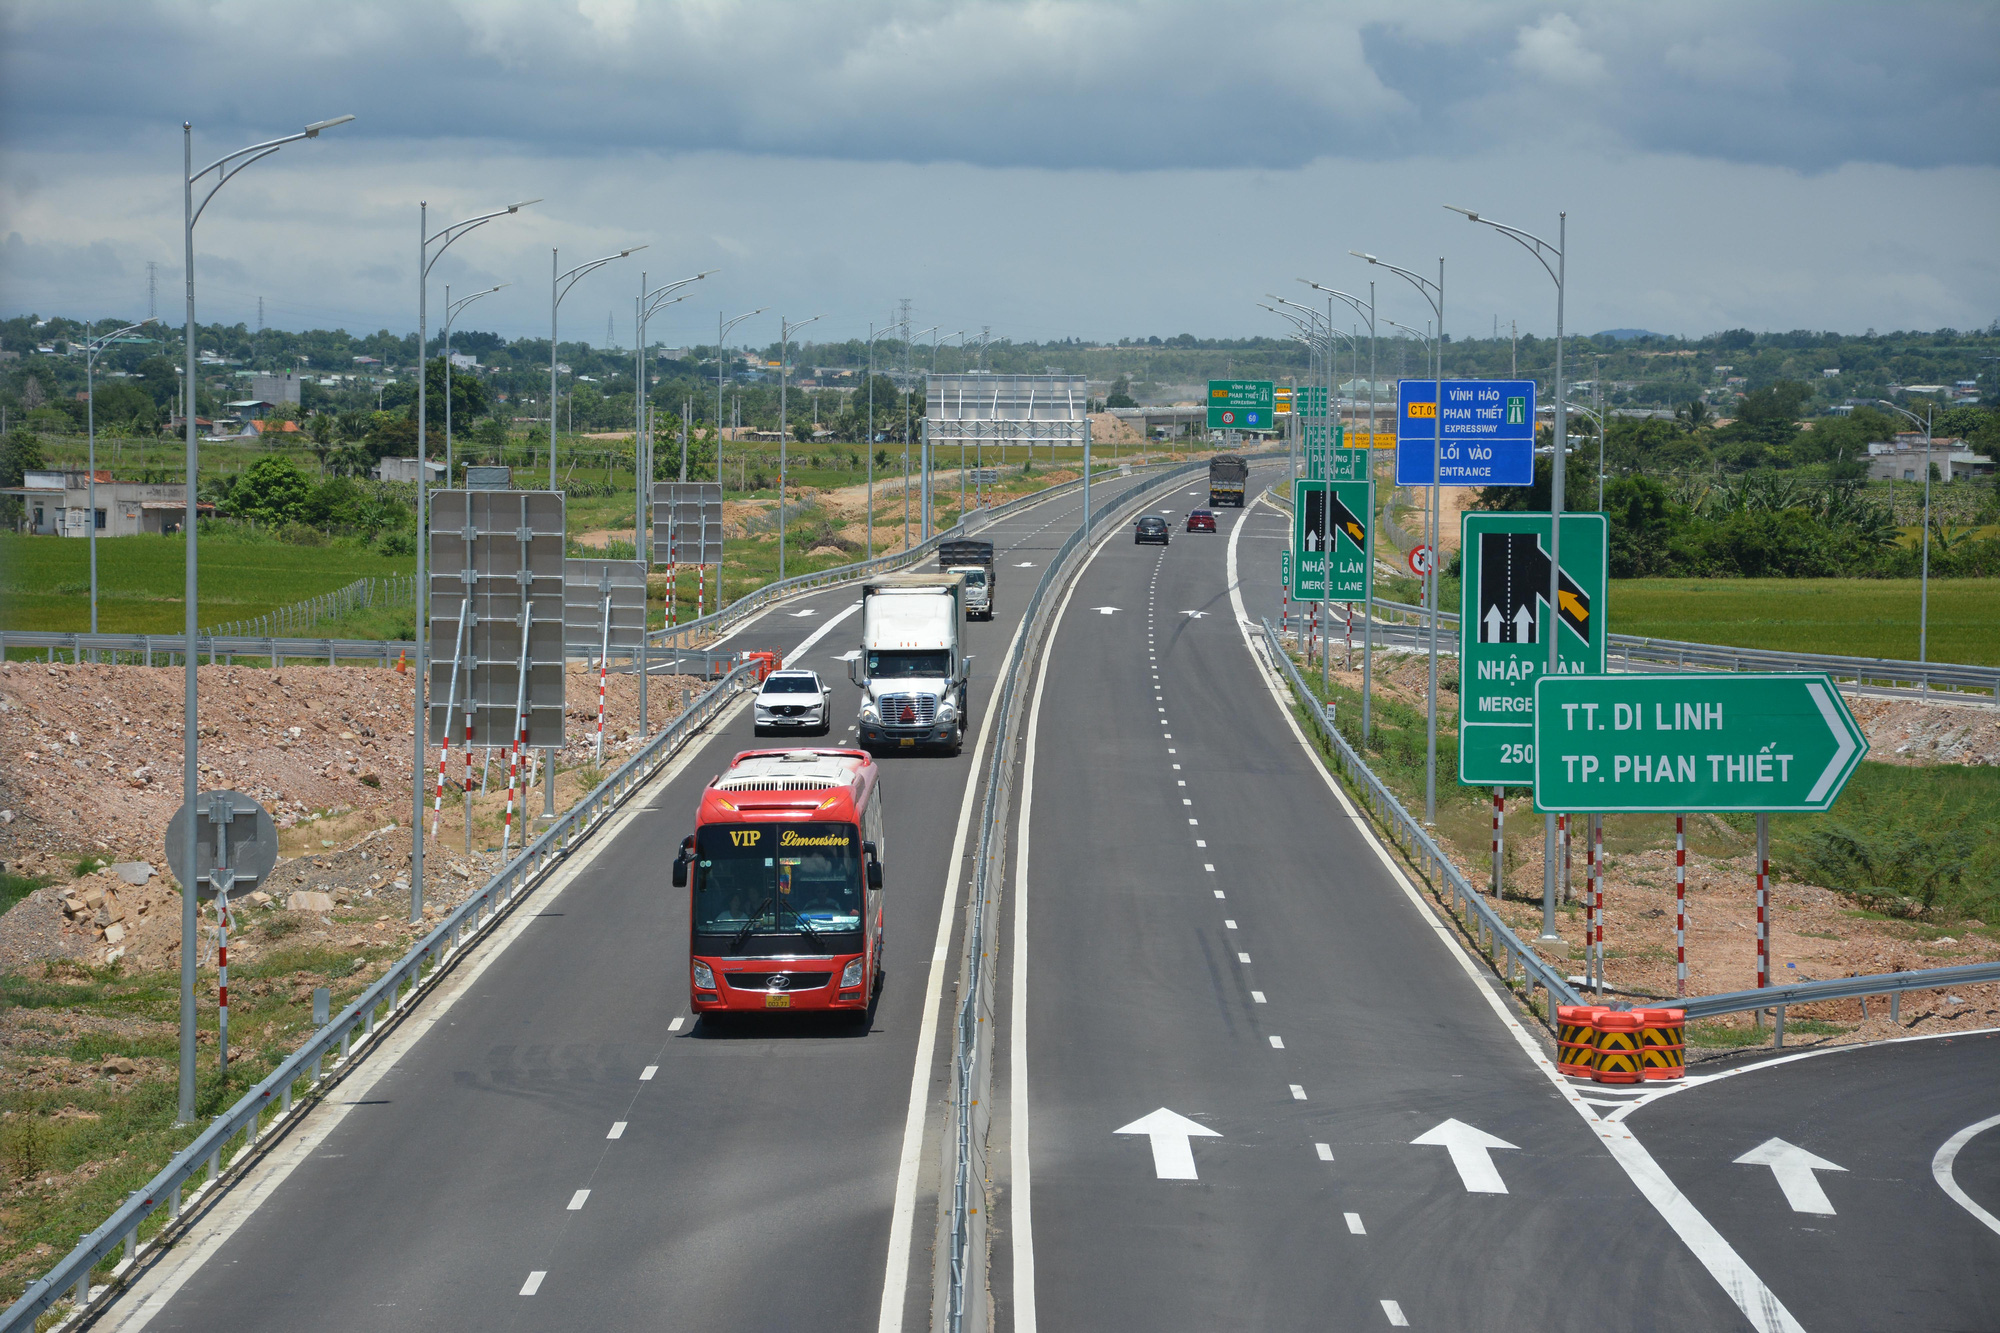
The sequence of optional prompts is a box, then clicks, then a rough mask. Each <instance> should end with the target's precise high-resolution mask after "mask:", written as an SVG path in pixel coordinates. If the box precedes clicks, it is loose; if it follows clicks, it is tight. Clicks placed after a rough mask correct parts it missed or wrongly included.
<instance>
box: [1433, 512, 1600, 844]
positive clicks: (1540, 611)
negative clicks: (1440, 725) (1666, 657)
mask: <svg viewBox="0 0 2000 1333" xmlns="http://www.w3.org/2000/svg"><path fill="white" fill-rule="evenodd" d="M1562 525H1563V526H1562V584H1561V586H1560V588H1558V590H1557V594H1556V606H1555V608H1554V611H1553V614H1552V613H1551V609H1550V607H1549V516H1548V515H1547V514H1520V513H1473V512H1470V511H1468V512H1467V513H1466V514H1465V515H1464V516H1463V517H1462V518H1461V520H1460V522H1459V540H1460V547H1459V549H1460V550H1462V551H1463V552H1464V553H1465V561H1464V574H1463V578H1462V580H1461V586H1460V592H1459V608H1458V610H1459V621H1458V634H1459V639H1458V651H1459V659H1458V660H1459V691H1460V694H1459V709H1460V712H1459V730H1458V780H1459V781H1460V782H1462V783H1465V784H1468V785H1470V786H1476V787H1494V786H1500V785H1503V784H1504V785H1507V786H1517V785H1518V786H1526V785H1527V784H1528V783H1530V782H1533V781H1534V763H1535V735H1534V722H1535V709H1534V688H1535V682H1536V681H1537V680H1538V679H1540V678H1541V677H1542V676H1543V675H1544V674H1545V673H1546V672H1547V671H1548V669H1549V637H1548V636H1549V635H1550V634H1552V633H1553V634H1554V635H1555V636H1556V641H1557V642H1556V647H1557V651H1558V654H1559V656H1558V658H1557V660H1558V661H1559V662H1560V663H1561V665H1562V672H1563V674H1565V675H1588V674H1596V673H1599V672H1602V671H1603V670H1604V643H1605V630H1604V586H1605V574H1606V566H1605V561H1606V557H1607V546H1606V541H1605V519H1604V515H1602V514H1564V515H1563V520H1562ZM1549 808H1550V809H1560V808H1561V807H1559V806H1551V807H1549Z"/></svg>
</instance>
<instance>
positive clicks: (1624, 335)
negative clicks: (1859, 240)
mask: <svg viewBox="0 0 2000 1333" xmlns="http://www.w3.org/2000/svg"><path fill="white" fill-rule="evenodd" d="M1590 336H1591V337H1593V338H1616V339H1617V340H1618V341H1619V342H1630V341H1631V340H1632V339H1634V338H1664V337H1666V336H1667V335H1666V334H1664V333H1655V332H1653V331H1652V330H1651V329H1606V330H1604V332H1602V333H1593V334H1591V335H1590ZM439 392H442V390H440V391H439Z"/></svg>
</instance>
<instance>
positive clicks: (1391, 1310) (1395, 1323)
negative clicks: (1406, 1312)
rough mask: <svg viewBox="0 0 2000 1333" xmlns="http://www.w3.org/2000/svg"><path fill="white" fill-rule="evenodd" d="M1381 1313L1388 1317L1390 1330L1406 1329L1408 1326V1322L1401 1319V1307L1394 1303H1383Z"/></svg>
mask: <svg viewBox="0 0 2000 1333" xmlns="http://www.w3.org/2000/svg"><path fill="white" fill-rule="evenodd" d="M1382 1313H1383V1314H1385V1315H1387V1316H1389V1327H1390V1328H1408V1327H1409V1326H1410V1321H1409V1320H1407V1319H1405V1318H1403V1307H1402V1306H1400V1305H1398V1304H1396V1303H1395V1302H1394V1301H1383V1302H1382Z"/></svg>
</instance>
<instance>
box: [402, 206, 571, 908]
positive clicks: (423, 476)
mask: <svg viewBox="0 0 2000 1333" xmlns="http://www.w3.org/2000/svg"><path fill="white" fill-rule="evenodd" d="M540 202H541V200H539V199H523V200H521V201H520V202H518V203H512V204H509V205H507V206H506V207H505V208H496V209H494V210H493V211H492V212H490V213H482V214H480V215H479V216H478V217H473V218H466V219H465V220H463V221H461V222H454V223H452V224H451V225H450V226H448V227H445V228H442V229H441V230H439V231H437V232H435V233H433V232H432V231H431V230H430V205H429V203H427V202H426V201H424V200H421V199H420V200H418V201H417V577H416V582H415V585H414V586H415V599H416V613H417V614H416V635H417V669H416V679H415V681H414V682H413V683H414V685H415V687H416V688H415V691H414V700H415V706H416V717H415V726H413V727H412V728H411V731H412V735H411V738H410V739H411V744H412V746H413V747H414V749H415V751H416V754H415V756H414V758H413V759H412V760H411V764H410V924H411V925H415V924H417V923H418V922H420V921H422V920H423V919H424V750H425V749H426V747H427V746H428V743H429V740H430V734H429V733H430V728H429V726H428V725H427V723H428V720H429V719H428V718H427V717H426V716H425V710H424V690H425V688H426V687H427V686H428V685H429V683H430V682H429V680H428V676H429V674H430V635H429V634H428V633H427V630H428V628H429V627H428V624H427V617H426V615H425V607H426V605H427V604H428V602H429V600H430V584H429V578H428V572H427V570H426V568H425V565H426V561H427V559H428V556H429V550H428V548H429V546H430V541H429V529H430V505H429V498H430V489H431V488H430V448H429V445H430V421H429V417H428V415H427V413H428V410H429V404H428V402H427V400H426V397H425V394H426V390H427V388H428V386H429V384H430V378H431V363H430V345H429V339H430V329H429V326H428V325H429V317H430V306H429V302H430V276H431V268H432V266H434V265H435V264H436V263H437V262H438V260H440V259H442V258H443V257H444V252H445V251H446V250H449V249H450V248H451V247H452V245H453V243H454V242H456V241H458V240H459V239H461V238H462V237H464V236H466V235H468V234H469V233H471V232H473V231H476V230H478V229H479V228H480V227H483V226H485V225H486V224H487V223H489V222H491V221H492V220H493V219H494V218H500V217H506V216H507V215H508V214H509V213H518V212H520V211H521V210H522V209H524V208H526V207H527V206H528V205H529V204H537V203H540ZM449 305H450V297H449V296H447V297H446V307H447V315H446V318H447V320H449V318H450V315H449ZM444 374H445V381H444V391H445V404H446V406H445V410H446V411H447V412H449V411H450V410H451V408H450V404H451V358H450V357H449V356H446V357H445V363H444ZM447 467H449V464H447ZM447 480H449V477H447ZM447 725H448V720H447Z"/></svg>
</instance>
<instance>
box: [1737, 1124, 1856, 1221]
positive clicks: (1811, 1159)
mask: <svg viewBox="0 0 2000 1333" xmlns="http://www.w3.org/2000/svg"><path fill="white" fill-rule="evenodd" d="M1736 1164H1737V1165H1738V1166H1768V1167H1770V1168H1771V1174H1772V1175H1774V1176H1776V1177H1777V1178H1778V1188H1779V1189H1781V1190H1783V1191H1784V1192H1785V1202H1786V1203H1788V1204H1790V1205H1791V1206H1792V1211H1793V1212H1795V1213H1818V1214H1819V1215H1820V1216H1821V1217H1832V1216H1833V1215H1834V1212H1833V1200H1831V1199H1829V1198H1827V1197H1826V1191H1825V1190H1823V1189H1821V1188H1820V1186H1819V1177H1818V1176H1815V1175H1814V1174H1813V1172H1815V1171H1845V1170H1846V1169H1847V1168H1846V1167H1844V1166H1838V1165H1836V1164H1834V1163H1832V1162H1829V1161H1827V1160H1826V1159H1825V1158H1824V1157H1815V1156H1814V1155H1813V1154H1811V1153H1809V1152H1807V1151H1806V1150H1805V1149H1804V1148H1801V1147H1799V1146H1798V1145H1797V1144H1796V1143H1787V1142H1785V1141H1784V1140H1783V1139H1766V1140H1764V1141H1763V1142H1762V1143H1760V1144H1758V1145H1757V1146H1756V1147H1754V1148H1752V1149H1751V1150H1750V1151H1749V1152H1746V1153H1744V1154H1743V1155H1742V1156H1741V1157H1739V1158H1737V1159H1736Z"/></svg>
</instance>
